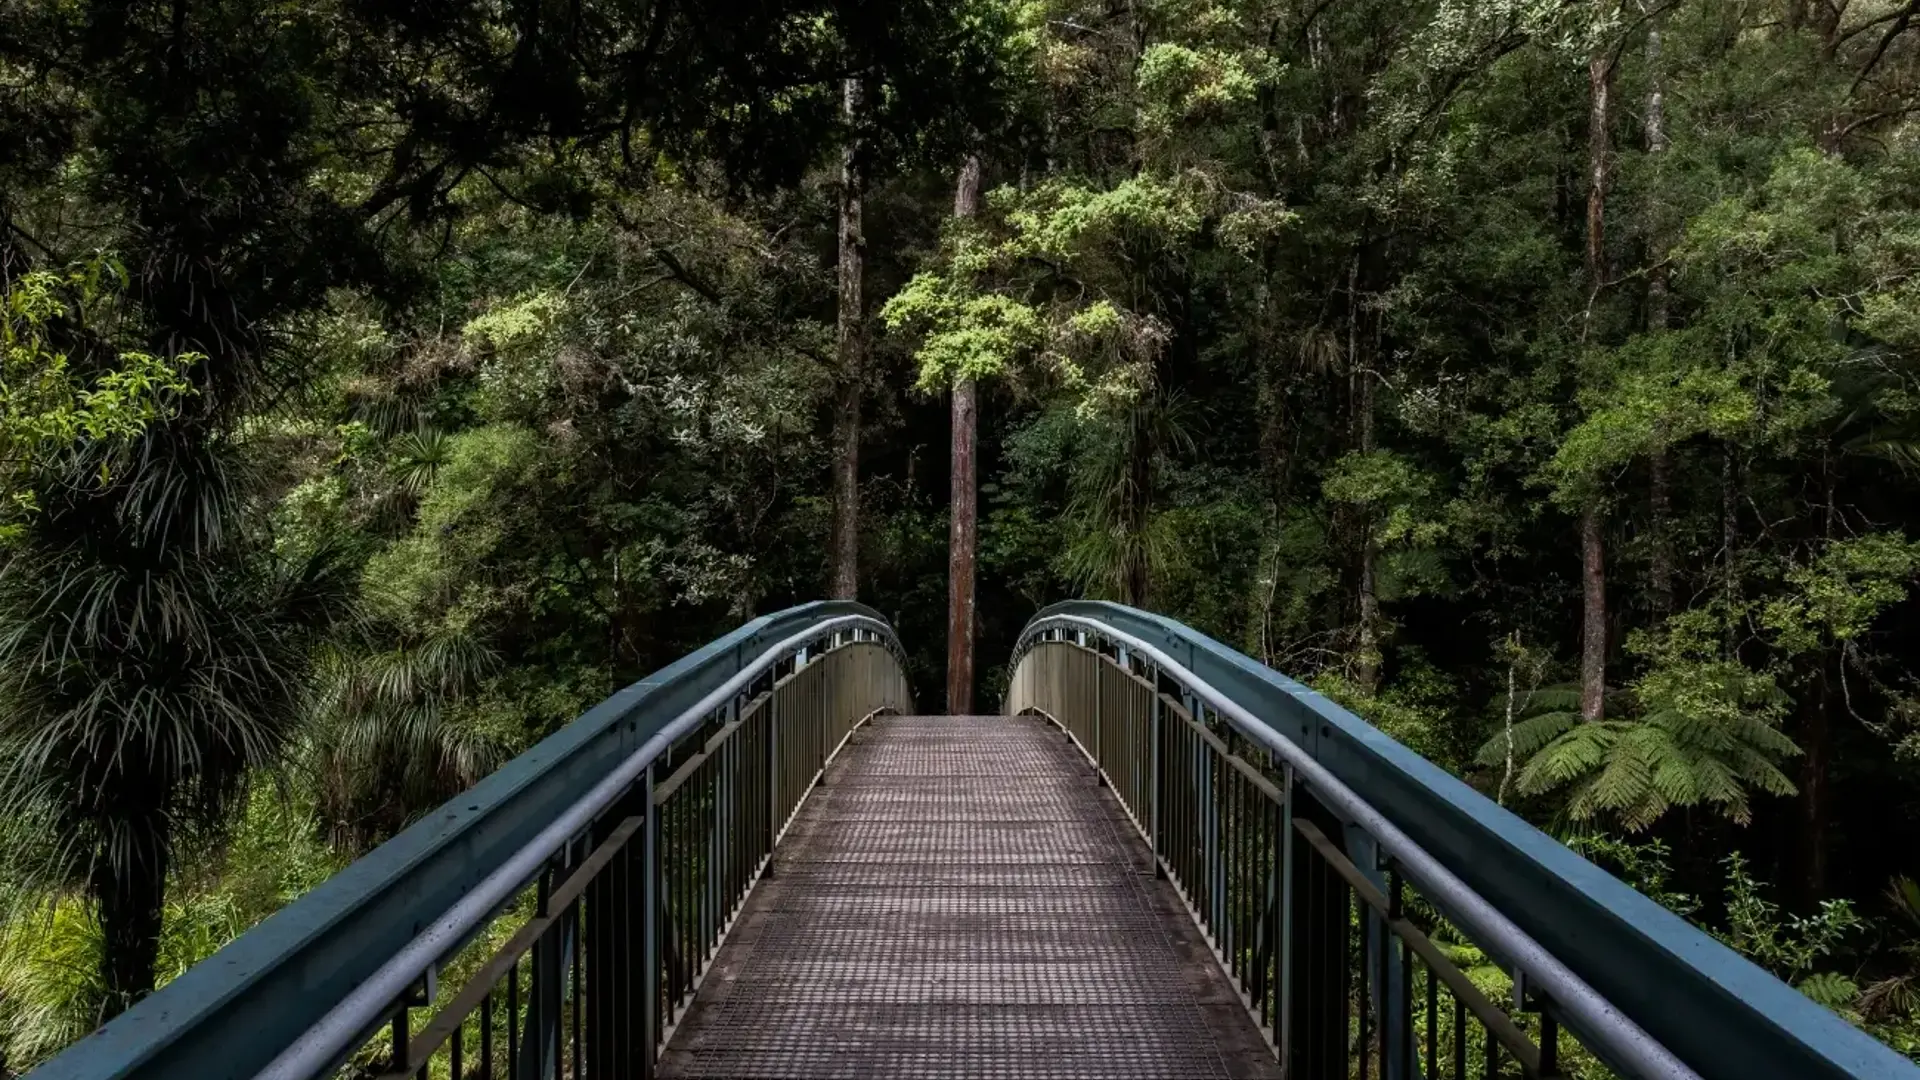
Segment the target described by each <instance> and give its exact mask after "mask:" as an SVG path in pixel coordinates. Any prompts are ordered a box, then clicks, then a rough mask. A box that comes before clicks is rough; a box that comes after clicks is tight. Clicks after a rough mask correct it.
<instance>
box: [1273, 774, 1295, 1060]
mask: <svg viewBox="0 0 1920 1080" xmlns="http://www.w3.org/2000/svg"><path fill="white" fill-rule="evenodd" d="M1293 782H1294V781H1293V766H1292V765H1286V766H1284V767H1283V768H1282V769H1281V772H1280V836H1279V848H1278V851H1277V854H1276V857H1275V862H1276V863H1277V864H1278V866H1279V870H1280V903H1279V905H1278V906H1279V909H1280V910H1279V917H1280V925H1279V926H1278V927H1277V928H1276V929H1275V936H1274V942H1275V945H1276V949H1277V954H1276V956H1275V957H1274V966H1273V971H1274V977H1275V979H1276V980H1277V981H1278V982H1279V989H1278V991H1277V992H1276V993H1275V994H1274V1020H1273V1040H1274V1045H1275V1046H1276V1047H1278V1049H1279V1051H1280V1060H1281V1062H1282V1063H1283V1064H1284V1063H1286V1062H1288V1061H1290V1060H1291V1058H1290V1056H1289V1050H1290V1048H1291V1047H1292V1045H1293V962H1294V951H1293V902H1294V895H1293V875H1294V865H1293V864H1294V858H1293Z"/></svg>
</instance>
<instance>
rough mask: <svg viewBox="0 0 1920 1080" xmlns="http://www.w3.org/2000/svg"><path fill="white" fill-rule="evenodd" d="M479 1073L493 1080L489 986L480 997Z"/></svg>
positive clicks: (491, 1005) (491, 1011)
mask: <svg viewBox="0 0 1920 1080" xmlns="http://www.w3.org/2000/svg"><path fill="white" fill-rule="evenodd" d="M495 985H496V986H497V985H498V984H497V983H496V984H495ZM480 1075H481V1076H483V1077H486V1078H487V1080H493V990H492V989H491V988H489V989H488V990H487V992H486V993H485V994H483V995H481V998H480Z"/></svg>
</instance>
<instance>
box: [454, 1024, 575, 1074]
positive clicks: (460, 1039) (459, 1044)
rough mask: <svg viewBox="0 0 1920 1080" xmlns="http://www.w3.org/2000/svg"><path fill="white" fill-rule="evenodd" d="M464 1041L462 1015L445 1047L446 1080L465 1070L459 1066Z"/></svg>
mask: <svg viewBox="0 0 1920 1080" xmlns="http://www.w3.org/2000/svg"><path fill="white" fill-rule="evenodd" d="M466 1041H467V1018H466V1017H464V1016H463V1017H461V1018H460V1019H458V1020H455V1021H454V1022H453V1042H452V1043H451V1044H449V1046H448V1047H447V1077H448V1080H461V1076H460V1074H461V1073H462V1072H464V1071H465V1070H463V1069H462V1068H461V1067H460V1066H461V1064H462V1063H461V1061H460V1056H461V1055H462V1054H463V1053H465V1052H466ZM576 1075H578V1074H577V1073H576Z"/></svg>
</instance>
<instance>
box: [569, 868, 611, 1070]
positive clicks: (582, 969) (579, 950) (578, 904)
mask: <svg viewBox="0 0 1920 1080" xmlns="http://www.w3.org/2000/svg"><path fill="white" fill-rule="evenodd" d="M601 873H603V874H604V873H606V871H605V870H602V871H601ZM583 903H584V901H583V900H582V899H581V898H580V897H575V898H574V901H573V903H572V904H571V905H570V906H569V909H568V910H570V911H571V912H572V915H570V916H569V917H568V921H570V922H571V923H573V980H572V982H571V984H570V985H571V987H572V990H573V993H572V994H571V995H570V996H571V997H572V998H573V1004H572V1014H573V1076H574V1080H580V1077H582V1076H584V1075H586V1074H585V1073H584V1072H583V1071H582V1070H581V1068H580V1053H581V1050H582V1046H581V1043H582V1040H581V1038H580V1027H581V1023H580V1006H581V1004H582V1002H583V1001H584V991H585V989H586V973H587V967H586V960H587V945H586V929H587V920H586V919H585V918H584V915H585V908H584V906H583Z"/></svg>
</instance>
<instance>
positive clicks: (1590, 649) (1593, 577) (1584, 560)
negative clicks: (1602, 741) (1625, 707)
mask: <svg viewBox="0 0 1920 1080" xmlns="http://www.w3.org/2000/svg"><path fill="white" fill-rule="evenodd" d="M1603 527H1604V523H1603V521H1602V520H1601V514H1600V509H1599V507H1598V506H1597V505H1590V506H1588V507H1587V511H1586V513H1584V514H1581V515H1580V585H1581V599H1582V601H1583V605H1582V613H1581V614H1582V617H1581V620H1580V719H1582V720H1599V719H1601V718H1602V717H1604V716H1605V715H1606V712H1607V565H1606V545H1605V544H1604V543H1603V542H1602V540H1603V538H1602V536H1601V530H1602V528H1603Z"/></svg>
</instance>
